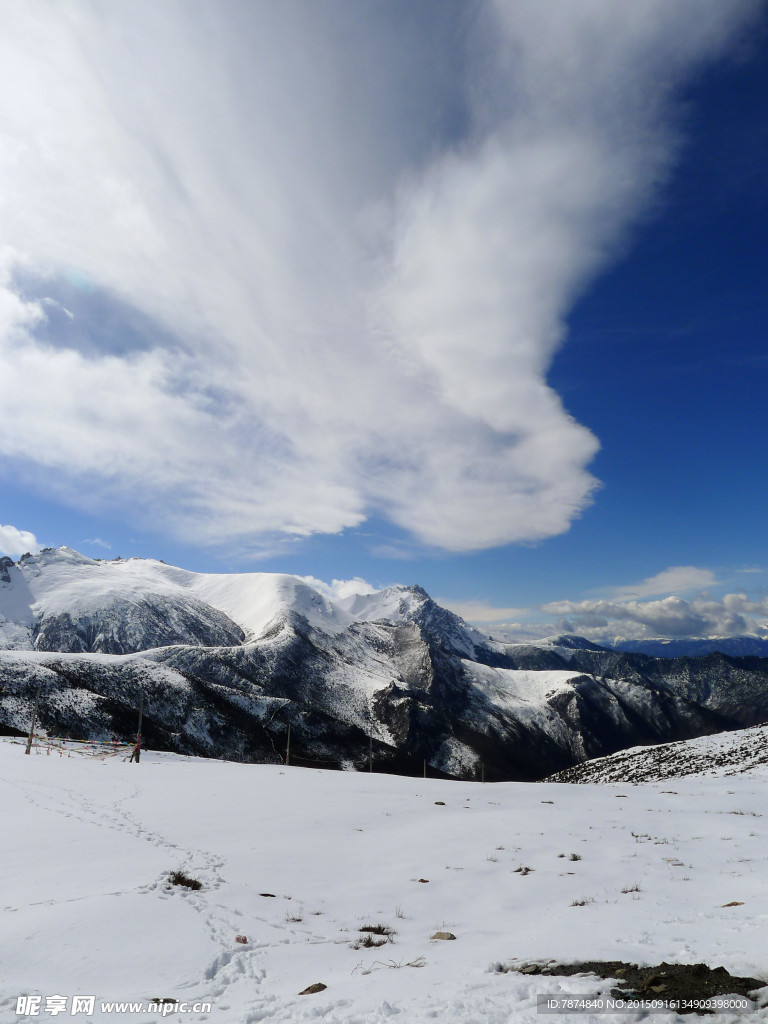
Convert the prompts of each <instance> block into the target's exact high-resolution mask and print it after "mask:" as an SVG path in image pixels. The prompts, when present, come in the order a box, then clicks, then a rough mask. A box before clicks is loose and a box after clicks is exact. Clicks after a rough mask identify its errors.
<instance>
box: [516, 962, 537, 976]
mask: <svg viewBox="0 0 768 1024" xmlns="http://www.w3.org/2000/svg"><path fill="white" fill-rule="evenodd" d="M540 971H541V968H540V967H539V965H538V964H527V966H525V967H521V968H520V974H538V973H539V972H540Z"/></svg>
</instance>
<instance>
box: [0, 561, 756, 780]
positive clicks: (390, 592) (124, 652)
mask: <svg viewBox="0 0 768 1024" xmlns="http://www.w3.org/2000/svg"><path fill="white" fill-rule="evenodd" d="M321 591H323V592H321ZM331 592H332V591H331V590H330V589H329V588H324V587H323V586H322V585H321V586H320V589H318V586H317V585H316V581H312V580H309V579H303V578H301V577H298V576H290V575H284V574H276V573H248V574H230V575H224V574H221V575H210V574H203V573H193V572H188V571H186V570H183V569H179V568H175V567H173V566H169V565H165V564H164V563H163V562H158V561H154V560H145V559H128V560H122V559H116V560H113V561H104V560H99V559H90V558H86V557H84V556H83V555H80V554H78V553H77V552H75V551H73V550H71V549H69V548H60V549H57V550H54V549H45V550H43V551H41V552H40V553H39V554H37V555H25V556H23V557H22V558H21V559H19V561H18V562H12V561H11V560H10V559H3V560H2V562H0V648H2V649H0V729H2V728H4V729H5V730H6V731H14V730H16V731H20V732H23V731H25V730H26V729H28V727H29V719H30V715H31V706H32V700H33V696H34V693H35V691H36V689H37V686H38V684H39V685H40V690H41V702H40V722H41V725H42V727H43V728H45V729H47V730H48V731H50V732H54V733H61V734H65V735H68V736H82V737H85V736H93V735H99V736H107V735H114V736H117V737H120V738H127V737H129V736H130V735H131V733H132V732H135V729H136V723H137V708H138V704H139V695H140V693H141V694H143V712H144V723H143V735H144V738H145V740H146V742H147V743H148V744H149V746H150V747H154V748H161V749H168V750H176V751H179V752H183V753H201V754H207V755H214V756H226V757H230V758H236V759H243V760H261V761H272V762H277V761H279V760H281V759H282V756H283V751H284V749H285V747H286V743H287V733H288V727H289V725H290V727H291V753H292V757H293V758H294V759H295V760H297V761H298V762H299V763H317V764H334V765H337V766H357V767H363V766H365V765H366V764H367V762H368V758H369V751H370V749H371V748H372V750H373V758H374V761H375V763H376V764H377V766H379V767H381V768H386V769H387V770H394V771H401V772H408V773H412V772H421V771H422V770H423V766H424V762H425V761H426V762H427V765H428V770H429V771H430V772H431V773H437V774H440V773H443V774H447V775H454V776H464V777H469V778H476V777H479V776H480V775H481V774H482V773H483V772H484V773H485V777H486V778H513V779H514V778H516V779H534V778H541V777H542V776H544V775H547V774H550V773H551V772H553V771H557V770H559V769H563V768H567V767H569V766H571V765H573V764H576V763H579V762H581V761H583V760H584V759H586V758H590V757H597V756H601V755H604V754H608V753H612V752H614V751H616V750H620V749H623V748H626V747H629V746H633V745H635V744H638V743H659V742H665V741H670V740H678V739H683V738H688V737H692V736H697V735H702V734H705V733H712V732H716V731H720V730H723V729H729V728H737V727H741V726H744V725H752V724H755V723H756V722H761V721H766V720H768V686H767V685H766V684H767V683H768V662H767V663H763V662H758V661H756V660H755V659H750V660H749V663H747V662H739V661H738V660H737V659H729V658H725V657H723V656H721V655H710V656H709V657H708V658H703V659H702V658H699V659H676V660H667V661H664V660H660V659H655V658H648V657H646V656H643V655H636V654H628V653H624V652H620V651H610V650H607V649H605V648H601V647H598V646H597V645H594V644H590V643H589V642H587V641H584V642H583V644H582V643H581V642H580V641H579V640H578V639H577V638H573V637H559V638H552V639H550V640H549V641H546V642H542V643H540V644H508V643H501V642H498V641H494V640H491V638H490V637H488V636H486V635H484V634H482V633H480V632H479V631H477V630H475V629H473V628H471V627H469V626H468V625H467V624H466V623H465V622H464V621H463V620H462V619H460V618H459V617H458V616H456V615H454V614H453V613H452V612H450V611H447V610H446V609H444V608H441V607H440V606H439V605H437V604H436V603H435V602H434V601H433V600H432V599H431V598H430V597H429V595H428V594H427V593H426V592H425V591H424V590H423V589H421V588H420V587H417V586H413V587H404V586H396V587H389V588H386V589H384V590H381V591H378V592H376V593H348V594H347V595H346V596H345V597H343V598H341V599H333V600H332V599H331V598H330V597H328V593H331Z"/></svg>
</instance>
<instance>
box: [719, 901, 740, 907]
mask: <svg viewBox="0 0 768 1024" xmlns="http://www.w3.org/2000/svg"><path fill="white" fill-rule="evenodd" d="M723 906H724V907H743V906H744V900H731V902H730V903H723Z"/></svg>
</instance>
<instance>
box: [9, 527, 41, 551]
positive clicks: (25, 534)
mask: <svg viewBox="0 0 768 1024" xmlns="http://www.w3.org/2000/svg"><path fill="white" fill-rule="evenodd" d="M39 548H40V545H39V544H38V542H37V538H36V537H35V535H34V533H30V532H29V530H18V529H17V528H16V527H15V526H0V554H3V555H23V554H25V553H26V552H27V551H30V552H35V551H38V550H39Z"/></svg>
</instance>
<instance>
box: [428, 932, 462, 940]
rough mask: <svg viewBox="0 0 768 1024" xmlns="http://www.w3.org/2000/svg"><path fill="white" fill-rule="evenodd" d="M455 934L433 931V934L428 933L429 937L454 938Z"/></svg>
mask: <svg viewBox="0 0 768 1024" xmlns="http://www.w3.org/2000/svg"><path fill="white" fill-rule="evenodd" d="M455 938H456V936H455V935H454V934H453V932H435V934H434V935H430V939H455Z"/></svg>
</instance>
